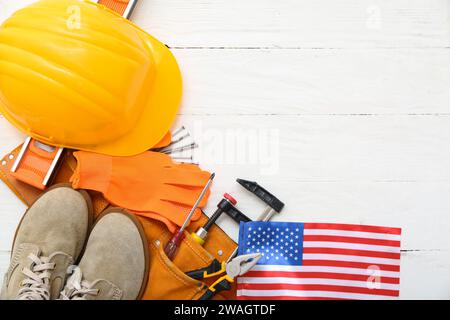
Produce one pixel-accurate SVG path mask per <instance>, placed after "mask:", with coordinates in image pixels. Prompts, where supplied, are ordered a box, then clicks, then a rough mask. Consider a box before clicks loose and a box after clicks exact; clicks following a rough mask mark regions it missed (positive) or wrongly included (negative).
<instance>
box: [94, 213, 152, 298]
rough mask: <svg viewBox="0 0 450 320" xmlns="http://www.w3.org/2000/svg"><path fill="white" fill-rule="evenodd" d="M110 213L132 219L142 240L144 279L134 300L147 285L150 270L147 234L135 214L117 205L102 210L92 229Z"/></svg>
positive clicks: (142, 292)
mask: <svg viewBox="0 0 450 320" xmlns="http://www.w3.org/2000/svg"><path fill="white" fill-rule="evenodd" d="M110 213H120V214H123V215H124V216H126V217H128V218H129V219H130V220H131V221H133V223H134V225H135V226H136V228H137V229H138V232H139V235H140V236H141V240H142V246H143V247H144V259H145V269H144V279H143V280H142V285H141V289H140V290H139V293H138V296H137V297H136V300H141V299H142V296H143V295H144V292H145V289H146V287H147V282H148V276H149V271H150V254H149V248H148V241H147V236H146V235H145V231H144V227H143V226H142V224H141V222H140V221H139V220H138V218H136V216H135V215H133V214H131V213H129V212H128V211H127V210H125V209H123V208H119V207H111V208H108V209H106V210H105V211H103V212H102V213H101V214H100V215H99V216H98V218H97V220H96V222H95V223H94V226H93V227H92V229H94V228H95V225H96V224H97V223H98V222H99V221H100V220H101V218H103V217H104V216H106V215H107V214H110Z"/></svg>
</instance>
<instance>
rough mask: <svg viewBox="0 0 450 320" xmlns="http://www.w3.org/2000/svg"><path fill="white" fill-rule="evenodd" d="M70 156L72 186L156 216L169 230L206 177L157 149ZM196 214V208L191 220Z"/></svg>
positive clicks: (182, 217) (180, 220)
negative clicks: (116, 154) (124, 154)
mask: <svg viewBox="0 0 450 320" xmlns="http://www.w3.org/2000/svg"><path fill="white" fill-rule="evenodd" d="M74 156H75V158H76V159H77V167H76V169H75V172H74V174H73V175H72V177H71V178H70V181H71V182H72V186H73V187H74V188H76V189H88V190H95V191H99V192H101V193H102V194H103V195H104V197H105V198H106V199H107V200H108V201H110V202H111V203H112V204H113V205H116V206H119V207H122V208H126V209H129V210H131V211H133V212H135V213H136V214H139V215H142V216H147V217H151V218H157V219H158V220H161V221H163V222H164V223H166V224H167V225H168V227H169V229H171V230H172V231H173V230H174V229H175V227H176V226H174V225H171V223H173V224H175V225H177V226H181V225H182V224H183V222H184V220H185V219H186V217H187V215H188V213H189V211H190V209H191V208H192V206H193V205H194V203H195V201H196V200H197V198H198V196H199V195H200V193H201V191H202V189H203V187H204V186H205V184H206V183H207V181H208V179H209V177H210V174H209V173H208V172H206V171H202V170H201V169H200V168H198V167H197V166H195V165H190V164H177V163H175V162H173V161H172V159H171V158H170V157H169V156H168V155H166V154H162V153H158V152H151V151H147V152H144V153H141V154H139V155H136V156H131V157H113V156H108V155H103V154H97V153H91V152H85V151H77V152H74ZM208 197H209V190H208V192H207V193H206V194H205V197H204V198H203V199H202V201H201V202H200V204H199V207H204V206H205V205H206V202H207V199H208ZM158 215H159V216H161V217H160V218H158V217H157V216H158ZM200 216H201V211H200V209H197V211H196V212H195V214H194V216H193V217H192V220H194V221H195V220H197V219H199V218H200Z"/></svg>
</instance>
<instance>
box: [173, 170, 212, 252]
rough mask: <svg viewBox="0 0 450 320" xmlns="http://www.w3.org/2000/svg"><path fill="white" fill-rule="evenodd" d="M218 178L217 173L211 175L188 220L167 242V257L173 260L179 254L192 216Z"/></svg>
mask: <svg viewBox="0 0 450 320" xmlns="http://www.w3.org/2000/svg"><path fill="white" fill-rule="evenodd" d="M215 176H216V174H215V173H213V174H211V176H210V177H209V179H208V182H207V183H206V185H205V187H204V188H203V190H202V192H201V193H200V196H199V197H198V199H197V201H195V203H194V206H193V207H192V209H191V211H190V212H189V214H188V216H187V218H186V220H184V223H183V225H182V226H181V228H180V229H178V230H177V231H176V232H175V233H174V235H173V236H172V238H171V239H170V240H169V242H167V244H166V245H165V247H164V253H165V254H166V255H167V257H168V258H169V259H170V260H172V259H173V258H174V257H175V254H176V253H177V250H178V247H179V246H180V244H181V241H182V240H183V238H184V229H186V226H187V225H188V223H189V221H190V220H191V218H192V215H193V214H194V212H195V210H196V209H197V207H198V204H199V203H200V201H202V199H203V196H204V195H205V193H206V191H207V190H208V188H209V186H210V185H211V183H212V181H213V179H214V177H215Z"/></svg>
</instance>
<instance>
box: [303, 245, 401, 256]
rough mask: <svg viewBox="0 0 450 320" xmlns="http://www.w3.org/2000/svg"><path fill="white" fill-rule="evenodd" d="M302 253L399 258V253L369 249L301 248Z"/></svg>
mask: <svg viewBox="0 0 450 320" xmlns="http://www.w3.org/2000/svg"><path fill="white" fill-rule="evenodd" d="M303 253H328V254H344V255H350V256H364V257H377V258H386V259H400V253H395V252H381V251H370V250H354V249H340V248H312V247H310V248H303Z"/></svg>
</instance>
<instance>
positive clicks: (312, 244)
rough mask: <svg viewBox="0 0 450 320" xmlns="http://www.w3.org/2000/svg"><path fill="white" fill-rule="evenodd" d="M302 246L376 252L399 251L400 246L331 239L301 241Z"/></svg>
mask: <svg viewBox="0 0 450 320" xmlns="http://www.w3.org/2000/svg"><path fill="white" fill-rule="evenodd" d="M303 247H304V248H334V249H353V250H368V251H378V252H394V253H400V247H390V246H377V245H372V244H360V243H347V242H331V241H303Z"/></svg>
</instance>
